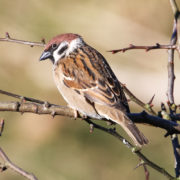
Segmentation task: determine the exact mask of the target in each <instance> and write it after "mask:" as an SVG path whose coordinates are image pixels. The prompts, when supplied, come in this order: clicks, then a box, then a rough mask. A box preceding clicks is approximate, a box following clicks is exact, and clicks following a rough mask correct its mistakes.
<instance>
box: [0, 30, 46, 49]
mask: <svg viewBox="0 0 180 180" xmlns="http://www.w3.org/2000/svg"><path fill="white" fill-rule="evenodd" d="M0 41H5V42H12V43H18V44H24V45H29V46H31V47H34V46H42V47H43V46H45V40H44V39H42V40H41V42H32V41H24V40H19V39H14V38H11V37H10V35H9V33H8V32H6V36H5V38H0Z"/></svg>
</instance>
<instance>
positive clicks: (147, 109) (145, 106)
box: [119, 81, 157, 115]
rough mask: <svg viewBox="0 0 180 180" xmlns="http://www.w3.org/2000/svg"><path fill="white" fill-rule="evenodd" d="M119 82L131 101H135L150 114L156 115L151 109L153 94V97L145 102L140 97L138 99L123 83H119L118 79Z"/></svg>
mask: <svg viewBox="0 0 180 180" xmlns="http://www.w3.org/2000/svg"><path fill="white" fill-rule="evenodd" d="M119 83H120V84H121V85H122V87H123V89H124V92H125V93H126V94H127V95H128V96H129V98H130V99H131V100H132V101H133V102H135V103H136V104H137V105H139V106H140V107H142V108H143V109H144V110H146V111H148V112H149V113H150V114H152V115H157V113H156V112H155V111H154V110H153V109H152V106H151V103H152V101H153V99H154V96H153V98H151V100H150V101H149V103H147V104H145V103H143V102H142V101H141V100H140V99H138V98H137V97H136V96H135V95H134V94H133V93H132V92H131V91H130V90H129V89H128V88H127V87H126V86H125V85H124V84H123V83H121V82H120V81H119Z"/></svg>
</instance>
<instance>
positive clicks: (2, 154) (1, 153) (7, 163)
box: [0, 148, 38, 180]
mask: <svg viewBox="0 0 180 180" xmlns="http://www.w3.org/2000/svg"><path fill="white" fill-rule="evenodd" d="M0 157H1V158H2V159H3V161H4V165H3V166H2V167H1V169H2V170H6V169H7V168H10V169H12V170H13V171H15V172H17V173H18V174H20V175H22V176H24V177H26V178H27V179H29V180H38V179H37V178H36V177H35V176H34V175H33V174H32V173H28V172H27V171H25V170H23V169H21V168H20V167H18V166H17V165H15V164H14V163H12V162H11V161H10V159H9V158H8V157H7V155H6V154H5V152H4V151H3V150H2V148H0ZM1 165H2V164H1Z"/></svg>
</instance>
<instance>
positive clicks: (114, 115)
mask: <svg viewBox="0 0 180 180" xmlns="http://www.w3.org/2000/svg"><path fill="white" fill-rule="evenodd" d="M96 110H97V111H98V114H100V115H101V116H103V117H105V118H107V119H109V120H111V121H113V122H115V123H117V124H119V125H120V126H121V127H122V128H123V129H124V130H125V131H126V133H127V134H128V135H129V136H130V137H131V139H132V140H133V142H134V144H135V145H136V146H139V147H141V146H143V145H145V144H148V139H147V138H146V137H145V136H144V135H143V133H142V132H140V131H139V129H138V128H137V126H136V125H135V124H134V123H133V122H132V121H131V120H130V119H129V117H127V116H126V114H125V113H124V112H122V111H121V110H119V109H116V108H114V107H109V106H102V105H98V104H96Z"/></svg>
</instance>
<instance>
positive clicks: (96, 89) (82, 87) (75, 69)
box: [60, 46, 129, 111]
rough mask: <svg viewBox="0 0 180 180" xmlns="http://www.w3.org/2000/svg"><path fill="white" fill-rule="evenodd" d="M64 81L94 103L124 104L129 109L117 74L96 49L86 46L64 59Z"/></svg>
mask: <svg viewBox="0 0 180 180" xmlns="http://www.w3.org/2000/svg"><path fill="white" fill-rule="evenodd" d="M60 64H61V65H62V68H63V72H64V83H65V85H66V86H68V87H70V88H73V89H74V90H75V91H76V92H77V93H81V94H83V95H84V96H85V97H86V98H87V99H88V100H89V101H91V102H92V103H99V104H104V105H110V106H118V105H120V104H121V106H122V104H123V106H124V108H125V110H126V111H129V107H128V104H127V99H126V97H125V94H124V92H123V90H122V87H121V86H120V84H119V82H118V80H117V78H116V76H115V75H114V73H113V72H112V70H111V68H110V66H109V65H108V63H107V62H106V60H105V59H104V57H103V56H102V55H101V54H100V53H99V52H97V51H96V50H95V49H93V48H91V47H89V46H85V47H83V48H80V49H78V53H71V54H70V56H69V58H66V59H62V60H61V62H60Z"/></svg>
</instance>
